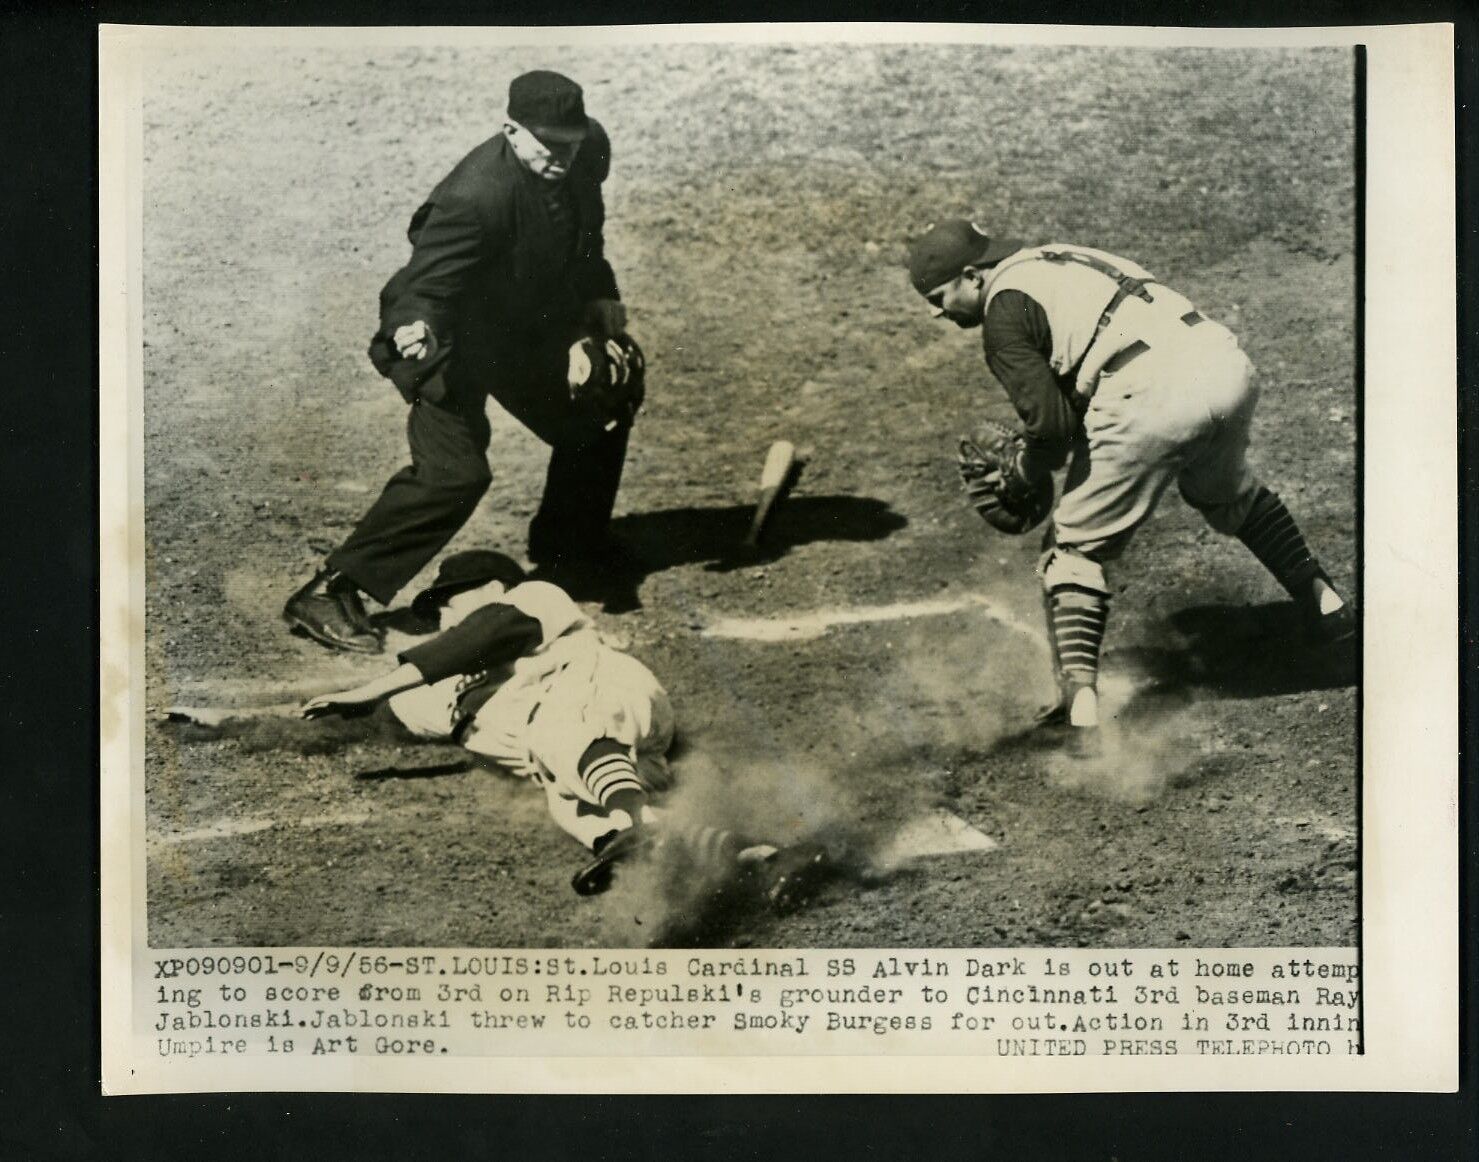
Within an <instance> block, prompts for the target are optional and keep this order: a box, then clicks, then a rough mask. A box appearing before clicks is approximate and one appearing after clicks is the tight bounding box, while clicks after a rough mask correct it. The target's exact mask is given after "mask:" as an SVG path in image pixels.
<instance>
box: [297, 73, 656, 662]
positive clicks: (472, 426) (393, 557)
mask: <svg viewBox="0 0 1479 1162" xmlns="http://www.w3.org/2000/svg"><path fill="white" fill-rule="evenodd" d="M610 158H611V146H610V142H609V140H608V139H607V137H606V133H605V131H604V130H603V129H602V128H601V126H600V124H599V123H597V122H596V121H595V120H594V119H592V118H589V117H587V116H586V114H585V103H584V98H583V95H582V93H581V89H580V86H578V85H577V84H576V83H575V82H574V81H571V80H570V79H569V78H567V77H564V76H561V75H560V74H558V73H552V72H543V71H539V72H530V73H525V74H523V75H522V76H519V77H517V78H515V79H514V81H513V83H512V84H511V85H510V86H509V93H508V115H507V118H506V120H505V122H504V125H503V129H502V132H500V133H498V134H497V135H496V136H494V137H492V138H490V139H489V140H488V141H485V142H484V143H483V144H481V145H479V146H478V147H477V148H476V149H474V150H473V151H472V152H471V153H469V154H468V155H467V156H466V157H465V158H463V159H462V161H460V162H459V163H458V164H457V166H456V167H455V168H454V169H453V170H452V172H451V173H450V174H448V175H447V176H446V178H444V179H443V180H442V181H441V183H440V184H439V185H437V187H436V188H435V189H434V190H433V191H432V193H431V197H430V198H429V199H428V200H427V201H426V203H425V204H424V205H423V206H421V208H420V209H418V210H417V211H416V213H415V215H414V216H413V217H412V219H411V225H410V230H409V232H408V233H409V237H410V241H411V244H412V246H413V248H414V249H413V252H412V254H411V260H410V261H409V262H408V263H407V264H406V265H405V266H404V267H403V268H402V269H401V270H399V271H397V272H396V274H395V275H394V276H393V277H392V278H391V279H390V281H389V282H388V283H386V285H385V289H384V290H382V291H381V292H380V330H379V331H378V332H377V333H376V335H375V337H374V339H373V340H372V341H371V344H370V358H371V360H372V362H374V364H375V367H376V369H377V370H378V371H379V372H380V373H381V374H382V375H384V376H386V377H387V378H389V379H390V380H391V381H392V382H393V383H394V384H395V386H396V388H397V389H398V390H399V391H400V392H401V394H402V395H403V396H404V397H405V398H406V401H407V402H408V403H409V404H410V418H409V421H408V423H407V437H408V439H409V442H410V447H411V464H410V465H409V467H406V468H403V469H401V470H400V471H399V472H397V473H396V474H395V475H394V476H393V477H391V479H390V481H389V482H388V483H387V484H386V485H385V489H384V491H383V492H382V493H381V494H380V497H379V499H378V500H376V502H375V503H374V505H373V506H372V507H371V508H370V510H369V512H367V513H366V514H365V516H364V517H363V519H361V520H360V522H359V524H358V526H356V528H355V529H354V531H353V532H352V533H351V534H350V535H349V538H348V539H347V540H346V541H345V542H344V543H343V544H342V545H341V546H340V547H339V548H338V549H337V550H335V551H334V552H333V553H332V554H330V556H329V557H328V559H327V561H326V562H325V563H324V566H323V567H322V568H321V569H320V570H319V571H318V573H317V574H316V575H315V576H314V578H313V579H312V580H311V581H310V582H309V583H308V584H307V585H305V586H304V587H303V588H302V589H300V590H299V591H298V592H297V593H295V594H294V595H293V596H292V597H291V598H290V599H289V600H288V603H287V605H286V607H285V608H284V610H283V618H284V620H285V621H286V622H287V623H288V625H289V626H291V627H292V629H293V631H294V632H295V633H300V634H306V635H307V636H308V637H310V638H312V639H314V640H315V641H318V642H320V643H322V644H323V645H325V646H328V647H330V648H333V649H339V650H349V651H355V652H360V653H378V652H379V651H380V649H381V638H380V634H379V632H378V630H377V629H376V627H375V626H374V625H373V624H372V623H371V621H370V619H369V617H368V615H367V613H366V611H365V607H364V604H363V601H362V599H361V595H362V594H368V595H369V596H371V597H373V598H374V599H375V600H376V601H379V602H381V603H382V604H389V603H390V601H391V600H392V599H393V598H394V597H395V595H396V594H397V593H398V592H399V591H400V590H401V588H402V587H403V586H404V585H405V584H406V583H407V582H408V581H410V580H411V578H412V577H414V576H415V575H416V574H417V573H418V572H420V570H421V569H422V567H423V566H424V565H426V563H427V562H428V561H430V560H431V559H432V558H433V557H434V556H435V555H436V554H437V553H438V552H439V551H440V550H441V549H442V547H443V546H444V545H445V544H446V543H447V542H448V541H449V540H450V539H451V538H452V537H453V536H454V535H455V534H456V533H457V531H458V530H459V529H460V528H461V527H462V526H463V524H465V523H466V521H467V519H468V517H469V516H471V515H472V512H473V510H474V509H475V508H476V507H477V504H478V501H479V500H480V499H481V498H482V496H483V493H484V492H486V491H487V488H488V485H489V483H491V481H492V476H491V473H490V472H489V468H488V461H487V449H488V442H489V438H490V435H491V429H490V426H489V423H488V417H487V414H486V406H485V404H486V399H487V397H488V396H489V395H491V396H492V397H493V398H494V399H496V400H497V401H498V402H499V403H500V404H501V405H502V406H503V407H504V409H505V410H507V411H508V412H509V413H510V414H511V415H513V416H514V417H515V418H516V419H517V420H519V422H520V423H522V424H523V425H524V426H525V427H527V428H528V429H529V430H530V431H532V432H533V433H534V434H535V435H537V436H538V437H539V438H540V439H541V440H543V441H544V442H545V443H547V444H549V445H550V447H551V449H552V451H551V455H550V462H549V471H548V475H547V478H546V480H545V486H544V495H543V499H542V501H541V503H540V506H539V510H538V512H537V513H536V514H535V516H534V519H533V521H532V522H531V523H530V526H529V558H530V560H531V561H533V562H534V563H536V564H541V565H548V566H551V567H554V568H559V567H563V566H569V565H574V564H577V563H581V562H585V563H592V562H597V561H599V560H600V558H601V557H602V555H603V553H605V552H606V551H607V549H608V542H607V539H606V527H607V524H608V522H609V520H610V518H611V511H612V508H613V506H614V504H615V501H616V493H617V489H618V487H619V486H620V483H621V472H622V466H623V464H624V462H625V460H626V449H627V436H628V433H629V431H630V429H631V420H632V416H633V414H634V413H635V410H636V404H637V403H640V396H638V398H637V400H636V401H635V403H632V402H631V401H627V402H628V403H629V404H630V406H627V407H625V408H622V407H617V408H609V407H607V408H601V407H595V406H593V405H592V401H591V400H590V399H589V398H583V397H582V396H581V395H580V393H579V391H578V387H579V385H580V382H581V381H582V380H583V379H585V378H587V377H588V376H589V374H590V359H589V356H590V354H591V353H592V352H594V353H596V355H597V357H598V359H599V357H600V356H601V355H603V354H604V353H605V352H608V351H609V352H610V353H611V356H612V358H614V359H615V360H617V361H618V362H620V361H621V360H622V359H623V356H624V354H633V353H635V362H636V366H637V378H638V379H640V353H636V351H635V344H632V343H631V342H630V340H629V339H628V338H627V337H626V321H627V319H626V308H625V307H624V306H623V305H622V303H621V302H620V295H619V293H618V291H617V286H616V276H615V275H614V274H613V272H612V270H611V266H610V264H609V263H608V262H607V261H606V257H605V254H604V241H603V237H602V229H603V224H604V220H605V206H604V204H603V202H602V198H601V183H602V182H603V181H604V180H605V178H606V175H607V172H608V171H609V168H610ZM624 374H625V368H623V375H622V376H619V377H618V378H623V377H624ZM637 390H638V391H639V392H640V384H638V387H637ZM601 402H603V403H609V400H603V401H601Z"/></svg>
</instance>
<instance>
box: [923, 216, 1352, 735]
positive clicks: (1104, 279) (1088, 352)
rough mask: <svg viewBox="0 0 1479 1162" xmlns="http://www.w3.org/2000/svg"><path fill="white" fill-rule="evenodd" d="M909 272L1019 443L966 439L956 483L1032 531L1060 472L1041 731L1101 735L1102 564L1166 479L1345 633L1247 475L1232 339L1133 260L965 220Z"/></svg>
mask: <svg viewBox="0 0 1479 1162" xmlns="http://www.w3.org/2000/svg"><path fill="white" fill-rule="evenodd" d="M909 277H910V281H911V282H912V284H913V286H914V289H915V290H916V291H918V292H919V293H920V294H921V295H923V296H924V299H925V301H926V302H927V303H928V304H929V308H930V313H931V314H932V315H933V316H935V317H937V318H940V317H943V318H947V319H949V320H950V321H951V322H953V323H955V324H956V325H957V326H959V327H965V328H969V327H981V328H982V339H983V341H984V346H985V353H986V364H987V366H988V367H989V368H990V369H991V372H992V374H993V375H995V376H996V378H997V379H998V380H999V381H1000V382H1001V385H1002V387H1003V388H1004V389H1005V390H1006V393H1007V395H1008V396H1009V397H1010V399H1011V402H1012V404H1013V406H1014V407H1015V408H1016V410H1017V414H1018V415H1019V416H1020V417H1021V420H1022V424H1023V430H1022V431H1020V432H1014V431H1011V430H1009V429H1006V428H1002V427H996V426H992V427H990V428H988V430H987V431H985V432H984V433H983V434H982V435H981V436H980V437H979V438H977V439H965V440H962V441H961V445H960V450H959V470H960V475H961V479H962V482H963V483H964V485H965V488H966V491H967V493H968V495H969V497H970V500H971V503H972V504H973V505H974V506H975V508H976V509H977V511H978V512H979V513H980V514H981V516H982V517H983V518H985V520H986V521H987V523H988V524H990V525H991V526H992V527H993V528H996V529H998V530H1000V531H1002V532H1006V533H1013V534H1015V533H1023V532H1026V531H1027V530H1029V529H1031V528H1033V527H1035V526H1036V525H1038V524H1039V523H1041V522H1042V521H1043V520H1044V519H1045V518H1046V517H1047V515H1048V513H1049V512H1050V511H1052V509H1053V480H1052V472H1053V470H1054V469H1056V468H1059V467H1061V466H1062V465H1063V464H1064V463H1065V461H1066V462H1067V464H1068V473H1067V477H1066V483H1065V486H1064V490H1063V495H1062V498H1061V499H1060V500H1059V502H1058V507H1057V511H1056V512H1055V513H1054V516H1053V522H1052V524H1051V525H1050V526H1049V528H1048V531H1047V534H1046V536H1045V537H1044V552H1043V555H1042V557H1041V559H1040V562H1039V565H1038V575H1039V577H1040V578H1041V580H1042V584H1043V588H1044V590H1045V603H1044V604H1045V609H1046V612H1047V619H1048V631H1049V632H1048V639H1049V642H1050V643H1051V647H1052V653H1053V662H1054V676H1055V678H1056V680H1057V683H1058V694H1059V697H1058V701H1057V703H1056V704H1055V705H1054V706H1052V707H1050V708H1049V709H1048V710H1047V711H1045V712H1044V713H1043V715H1042V716H1041V720H1042V721H1043V722H1044V723H1060V724H1061V723H1066V724H1068V725H1069V726H1071V727H1074V728H1078V729H1079V730H1082V731H1092V730H1094V728H1096V727H1097V726H1098V725H1099V698H1098V676H1099V653H1100V646H1101V644H1102V643H1103V640H1104V630H1105V624H1106V621H1107V619H1108V614H1109V593H1110V591H1109V587H1108V584H1107V582H1106V579H1105V573H1104V566H1105V564H1106V563H1107V562H1110V561H1112V560H1115V559H1116V558H1117V557H1119V556H1120V554H1121V553H1123V552H1124V550H1125V547H1126V546H1127V545H1128V544H1129V542H1130V538H1131V537H1132V536H1133V535H1134V532H1135V530H1136V529H1137V528H1138V527H1139V526H1140V525H1141V524H1142V523H1143V522H1144V521H1145V520H1146V519H1147V518H1148V517H1149V516H1150V514H1151V513H1152V511H1154V509H1155V506H1156V503H1157V501H1159V499H1160V496H1161V493H1162V492H1164V491H1165V489H1166V487H1167V486H1168V485H1169V484H1170V483H1171V482H1172V481H1175V483H1176V485H1177V487H1178V489H1179V490H1180V492H1181V495H1182V497H1183V498H1184V499H1185V500H1186V502H1187V503H1188V504H1190V505H1191V506H1192V507H1193V508H1195V509H1197V510H1198V511H1199V512H1200V513H1201V514H1202V515H1203V516H1204V517H1205V518H1206V520H1207V523H1208V524H1210V525H1211V526H1212V527H1213V528H1214V529H1216V530H1217V531H1218V532H1221V533H1225V534H1228V535H1230V536H1235V537H1237V538H1238V539H1239V540H1241V541H1242V542H1243V543H1244V544H1245V545H1247V546H1248V548H1249V549H1250V550H1251V551H1252V552H1253V555H1254V556H1255V557H1257V558H1258V560H1259V561H1260V562H1262V564H1263V565H1264V566H1265V567H1266V568H1267V569H1268V571H1269V572H1270V573H1272V574H1273V576H1274V578H1275V579H1276V580H1277V581H1278V582H1279V584H1280V585H1282V586H1283V587H1284V589H1285V590H1286V591H1287V592H1288V593H1289V595H1290V596H1291V597H1293V598H1294V600H1295V601H1296V602H1297V603H1298V605H1299V607H1300V609H1301V610H1302V612H1303V615H1304V617H1305V619H1306V624H1307V625H1308V628H1309V630H1310V632H1311V633H1312V635H1313V636H1314V637H1316V638H1317V639H1318V640H1321V641H1324V642H1336V641H1342V640H1346V639H1349V638H1352V637H1353V636H1354V635H1355V632H1356V619H1355V615H1354V612H1353V611H1352V609H1351V607H1350V606H1349V605H1348V604H1347V603H1346V602H1345V600H1344V599H1343V598H1342V597H1341V595H1340V594H1339V593H1338V592H1337V591H1336V589H1335V587H1334V585H1333V584H1332V583H1331V580H1330V577H1329V575H1328V574H1327V573H1326V572H1325V570H1324V568H1322V567H1321V565H1320V562H1319V561H1318V560H1317V559H1316V558H1315V556H1314V555H1313V554H1312V553H1311V552H1310V549H1309V546H1308V545H1307V544H1306V543H1305V539H1304V536H1303V534H1302V533H1301V532H1300V530H1299V526H1298V525H1297V524H1295V522H1294V518H1293V516H1291V515H1290V513H1289V510H1288V509H1287V508H1285V507H1284V502H1283V501H1282V500H1280V499H1279V497H1278V496H1277V495H1276V494H1275V493H1273V492H1271V491H1270V490H1269V489H1268V488H1266V487H1265V486H1264V485H1263V484H1262V483H1261V482H1260V481H1259V479H1258V478H1257V476H1255V475H1254V474H1253V472H1252V470H1251V469H1250V468H1249V467H1248V463H1247V459H1246V453H1247V449H1248V438H1249V428H1250V425H1251V424H1252V420H1253V410H1254V406H1255V405H1256V403H1257V400H1258V391H1257V388H1256V386H1255V385H1254V382H1253V365H1252V364H1251V363H1250V362H1249V360H1248V357H1247V356H1246V355H1245V354H1244V353H1243V351H1242V349H1241V348H1240V347H1239V346H1238V342H1237V339H1236V338H1235V337H1234V336H1233V334H1232V332H1230V331H1229V330H1228V329H1227V328H1226V327H1224V326H1222V325H1221V324H1219V323H1216V322H1214V321H1213V320H1211V319H1209V318H1207V317H1206V316H1205V315H1203V314H1202V313H1201V312H1200V311H1198V310H1197V309H1196V307H1194V306H1193V305H1192V304H1191V303H1190V302H1189V301H1188V300H1187V299H1185V298H1184V297H1182V296H1181V295H1179V294H1177V293H1176V292H1175V291H1173V290H1171V289H1170V288H1169V287H1166V286H1163V285H1162V284H1161V283H1159V282H1158V281H1157V280H1156V279H1155V277H1154V276H1153V275H1151V274H1150V272H1148V271H1147V270H1145V269H1144V268H1143V267H1140V266H1138V265H1136V264H1135V263H1133V262H1129V261H1127V260H1125V259H1123V258H1117V257H1115V256H1114V255H1112V254H1106V253H1104V252H1103V251H1099V250H1090V249H1087V248H1085V247H1080V246H1062V245H1049V246H1026V245H1025V244H1023V243H1021V242H1016V241H1010V240H1006V239H999V238H992V237H990V236H989V235H988V234H986V233H985V232H983V231H982V230H981V229H979V228H978V227H977V226H976V225H975V224H974V223H971V222H966V221H963V220H961V219H951V220H949V221H945V222H942V223H940V224H939V225H937V226H934V227H932V228H931V229H930V230H928V231H927V232H926V233H925V234H924V235H923V236H922V237H921V238H919V239H917V240H916V241H915V242H914V243H913V244H912V245H911V246H910V251H909ZM1074 737H1075V738H1076V739H1077V740H1078V741H1080V742H1083V741H1087V740H1089V739H1091V738H1093V737H1095V736H1093V735H1089V734H1087V733H1085V734H1078V733H1077V731H1076V732H1075V735H1074Z"/></svg>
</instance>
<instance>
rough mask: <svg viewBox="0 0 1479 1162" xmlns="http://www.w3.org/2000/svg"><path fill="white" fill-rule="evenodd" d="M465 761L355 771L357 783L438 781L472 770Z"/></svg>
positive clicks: (471, 766)
mask: <svg viewBox="0 0 1479 1162" xmlns="http://www.w3.org/2000/svg"><path fill="white" fill-rule="evenodd" d="M472 768H473V764H472V763H470V762H468V761H466V760H461V761H456V762H450V763H433V764H432V765H431V766H425V767H379V768H377V769H375V770H373V771H355V772H354V777H355V780H356V781H357V782H367V783H378V782H381V781H382V780H384V779H438V778H441V777H442V776H443V775H461V774H464V773H466V772H467V771H470V770H472Z"/></svg>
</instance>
